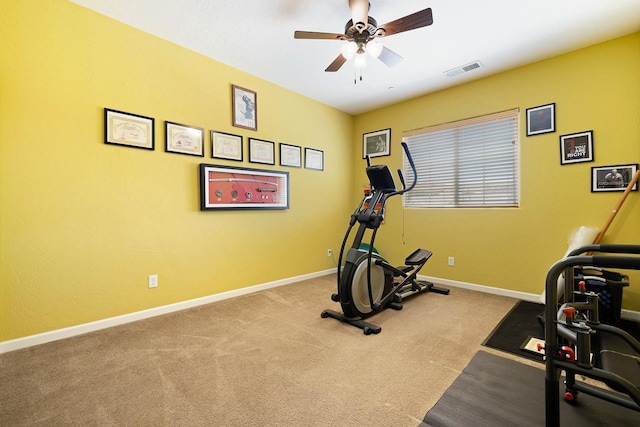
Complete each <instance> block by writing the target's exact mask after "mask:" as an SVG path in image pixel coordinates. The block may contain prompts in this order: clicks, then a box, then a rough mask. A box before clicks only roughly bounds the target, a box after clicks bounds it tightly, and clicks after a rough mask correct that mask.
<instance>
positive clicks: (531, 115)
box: [527, 103, 556, 136]
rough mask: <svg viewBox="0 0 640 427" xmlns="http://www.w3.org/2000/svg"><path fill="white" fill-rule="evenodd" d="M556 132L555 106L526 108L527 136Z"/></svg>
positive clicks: (553, 104)
mask: <svg viewBox="0 0 640 427" xmlns="http://www.w3.org/2000/svg"><path fill="white" fill-rule="evenodd" d="M555 131H556V104H555V103H552V104H547V105H540V106H539V107H533V108H527V136H532V135H540V134H542V133H551V132H555Z"/></svg>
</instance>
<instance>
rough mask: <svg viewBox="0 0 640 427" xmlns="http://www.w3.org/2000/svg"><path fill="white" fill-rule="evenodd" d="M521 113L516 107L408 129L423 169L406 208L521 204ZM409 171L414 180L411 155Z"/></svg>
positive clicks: (418, 164)
mask: <svg viewBox="0 0 640 427" xmlns="http://www.w3.org/2000/svg"><path fill="white" fill-rule="evenodd" d="M518 117H519V111H518V110H517V109H516V110H509V111H504V112H500V113H495V114H490V115H487V116H482V117H474V118H472V119H467V120H461V121H457V122H452V123H446V124H442V125H436V126H431V127H427V128H423V129H417V130H414V131H409V132H404V134H403V139H404V141H405V142H406V143H407V146H408V147H409V151H410V153H411V156H412V157H413V160H414V162H415V165H416V169H417V171H418V181H417V184H416V186H415V188H414V189H413V190H412V191H409V192H407V193H405V194H404V196H403V204H404V206H405V207H409V208H435V207H438V208H441V207H447V208H451V207H517V206H518V205H519V202H520V200H519V197H520V188H519V187H520V186H519V167H518V164H519V161H518V152H519V134H520V133H519V123H518ZM403 169H404V170H403V173H404V176H405V177H406V179H407V181H408V182H411V178H412V176H413V174H412V172H411V168H410V166H409V162H408V161H407V159H406V157H405V159H404V164H403Z"/></svg>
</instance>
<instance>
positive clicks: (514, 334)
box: [482, 301, 544, 362]
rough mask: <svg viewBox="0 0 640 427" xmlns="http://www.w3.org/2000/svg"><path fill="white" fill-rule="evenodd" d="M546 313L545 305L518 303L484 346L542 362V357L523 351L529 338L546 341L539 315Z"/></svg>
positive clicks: (526, 302)
mask: <svg viewBox="0 0 640 427" xmlns="http://www.w3.org/2000/svg"><path fill="white" fill-rule="evenodd" d="M543 312H544V305H543V304H536V303H533V302H529V301H518V303H517V304H516V305H515V306H514V307H513V308H512V309H511V311H510V312H509V313H507V315H506V316H505V317H504V318H503V319H502V320H501V321H500V323H499V324H498V326H496V328H495V329H494V330H493V331H492V332H491V333H490V334H489V336H488V337H487V338H486V339H485V340H484V342H483V343H482V345H484V346H487V347H491V348H495V349H497V350H501V351H506V352H508V353H511V354H516V355H518V356H522V357H526V358H528V359H531V360H535V361H537V362H542V361H543V358H542V355H540V354H537V353H533V352H531V351H527V350H523V349H521V347H522V345H523V344H525V343H526V342H527V341H528V340H529V338H539V339H542V340H544V330H543V329H542V325H541V323H540V321H539V320H538V317H537V316H538V315H540V314H542V313H543Z"/></svg>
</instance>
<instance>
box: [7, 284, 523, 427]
mask: <svg viewBox="0 0 640 427" xmlns="http://www.w3.org/2000/svg"><path fill="white" fill-rule="evenodd" d="M335 287H336V285H335V277H334V276H333V275H328V276H324V277H321V278H318V279H312V280H307V281H303V282H299V283H295V284H291V285H287V286H281V287H278V288H274V289H271V290H266V291H262V292H258V293H254V294H251V295H246V296H242V297H237V298H234V299H229V300H225V301H220V302H216V303H214V304H210V305H206V306H201V307H197V308H194V309H190V310H185V311H181V312H177V313H173V314H170V315H165V316H160V317H156V318H152V319H147V320H144V321H139V322H135V323H130V324H127V325H123V326H119V327H114V328H111V329H107V330H103V331H98V332H94V333H90V334H86V335H82V336H78V337H74V338H70V339H66V340H61V341H57V342H52V343H48V344H44V345H40V346H36V347H31V348H26V349H23V350H18V351H14V352H10V353H6V354H2V355H0V426H62V425H76V426H350V427H351V426H367V427H371V426H398V427H403V426H413V427H415V426H417V425H418V424H420V422H421V421H422V418H423V417H424V415H425V414H426V412H427V411H428V410H429V409H430V408H431V407H432V406H433V405H434V404H435V403H436V402H437V401H438V399H439V398H440V396H442V394H443V393H444V392H445V391H446V389H447V388H448V387H449V386H450V385H451V384H452V383H453V381H454V380H455V379H456V377H457V376H458V375H459V374H460V372H461V371H462V370H463V369H464V368H465V366H467V363H468V362H469V361H470V360H471V358H472V357H473V355H474V354H475V353H476V352H477V351H478V350H479V349H481V348H482V349H483V350H485V351H492V350H490V349H487V348H486V347H481V343H482V341H483V340H484V339H485V338H486V336H487V335H488V334H489V333H490V332H491V331H492V330H493V328H494V327H495V326H496V325H497V324H498V322H499V321H500V320H501V319H502V317H503V316H504V315H505V314H506V313H507V312H508V311H509V309H511V307H512V306H513V305H514V304H515V300H513V299H511V298H506V297H500V296H495V295H490V294H483V293H478V292H473V291H469V290H464V289H459V288H452V289H451V294H450V295H448V296H444V295H439V294H435V293H434V294H422V295H419V296H416V297H415V298H412V299H409V300H407V301H406V302H405V305H404V309H403V310H402V311H395V310H386V311H384V312H382V313H380V314H378V315H376V316H374V317H372V318H371V320H372V321H373V323H376V324H378V325H381V326H382V332H381V333H380V334H378V335H369V336H365V335H364V334H363V333H362V331H361V330H360V329H357V328H355V327H353V326H349V325H346V324H343V323H340V322H338V321H336V320H334V319H322V318H321V317H320V312H321V311H322V310H323V309H325V308H332V309H335V310H339V304H338V303H335V302H332V301H331V299H330V295H331V293H332V292H335ZM496 354H501V355H503V356H506V354H504V353H499V352H497V353H496ZM506 357H509V356H506ZM525 363H526V362H525ZM532 363H534V362H532Z"/></svg>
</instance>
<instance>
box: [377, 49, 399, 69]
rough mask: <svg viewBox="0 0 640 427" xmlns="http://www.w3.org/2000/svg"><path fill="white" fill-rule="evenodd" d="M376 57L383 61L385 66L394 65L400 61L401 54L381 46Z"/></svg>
mask: <svg viewBox="0 0 640 427" xmlns="http://www.w3.org/2000/svg"><path fill="white" fill-rule="evenodd" d="M378 59H379V60H380V61H382V62H383V63H384V65H386V66H387V67H389V68H391V67H395V66H396V65H398V64H399V63H400V61H402V56H400V55H398V54H397V53H395V52H394V51H392V50H391V49H388V48H387V47H386V46H382V52H380V56H378Z"/></svg>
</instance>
